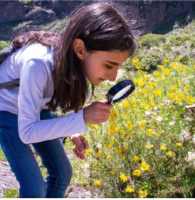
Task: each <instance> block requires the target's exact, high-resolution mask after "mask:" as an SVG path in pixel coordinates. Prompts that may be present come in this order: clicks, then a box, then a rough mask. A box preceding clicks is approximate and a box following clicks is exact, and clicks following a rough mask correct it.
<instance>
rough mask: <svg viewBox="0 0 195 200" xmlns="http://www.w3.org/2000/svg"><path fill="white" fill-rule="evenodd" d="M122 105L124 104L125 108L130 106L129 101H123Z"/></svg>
mask: <svg viewBox="0 0 195 200" xmlns="http://www.w3.org/2000/svg"><path fill="white" fill-rule="evenodd" d="M122 105H123V107H124V108H130V104H129V102H127V101H123V102H122Z"/></svg>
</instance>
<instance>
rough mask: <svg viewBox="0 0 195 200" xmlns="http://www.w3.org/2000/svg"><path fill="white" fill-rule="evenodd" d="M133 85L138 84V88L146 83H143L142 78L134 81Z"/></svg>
mask: <svg viewBox="0 0 195 200" xmlns="http://www.w3.org/2000/svg"><path fill="white" fill-rule="evenodd" d="M134 81H135V83H137V84H138V86H139V87H143V86H144V85H145V84H146V83H145V82H144V80H143V78H138V79H136V80H134Z"/></svg>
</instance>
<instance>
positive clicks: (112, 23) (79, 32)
mask: <svg viewBox="0 0 195 200" xmlns="http://www.w3.org/2000/svg"><path fill="white" fill-rule="evenodd" d="M53 37H56V36H53ZM56 38H58V36H57V37H56ZM75 38H79V39H81V40H83V42H84V44H85V47H86V49H87V50H88V51H112V50H120V51H129V56H133V55H134V53H135V51H136V42H135V39H134V37H133V35H132V33H131V30H130V27H129V26H128V23H127V22H126V20H125V19H124V17H123V16H122V15H121V14H120V13H119V12H118V11H117V10H116V9H115V8H113V7H112V6H111V5H108V4H105V3H95V4H91V5H88V6H85V7H83V8H81V9H79V10H78V11H77V12H76V13H75V14H74V15H73V16H72V18H71V19H70V21H69V23H68V25H67V26H66V28H65V29H64V31H63V32H62V34H61V37H60V40H58V39H57V43H58V45H57V46H58V47H57V53H56V58H55V69H54V93H53V96H52V99H51V101H50V102H48V103H47V105H48V106H49V107H50V109H51V110H56V108H57V106H58V105H59V106H60V107H61V109H62V111H63V112H67V111H71V110H74V111H75V112H77V111H78V110H79V109H81V108H82V107H83V105H84V103H85V100H86V97H87V95H88V85H87V80H86V77H85V75H84V73H83V71H82V67H81V64H80V62H79V59H78V58H77V56H76V54H75V52H74V50H73V46H72V44H73V41H74V39H75ZM40 42H41V41H40ZM54 46H55V45H54Z"/></svg>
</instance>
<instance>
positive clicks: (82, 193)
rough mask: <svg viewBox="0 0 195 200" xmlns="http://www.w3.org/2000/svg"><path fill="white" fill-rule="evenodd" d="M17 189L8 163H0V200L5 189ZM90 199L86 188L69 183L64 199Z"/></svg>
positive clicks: (17, 185) (16, 183) (89, 193)
mask: <svg viewBox="0 0 195 200" xmlns="http://www.w3.org/2000/svg"><path fill="white" fill-rule="evenodd" d="M8 188H10V189H18V188H19V184H18V182H17V181H16V179H15V176H14V174H13V173H12V172H11V170H10V166H9V163H7V162H2V161H0V198H3V194H4V192H5V190H6V189H8ZM90 197H92V195H91V192H90V191H89V187H88V186H84V187H80V186H77V185H76V184H74V183H71V184H70V186H69V187H68V189H67V194H66V198H90Z"/></svg>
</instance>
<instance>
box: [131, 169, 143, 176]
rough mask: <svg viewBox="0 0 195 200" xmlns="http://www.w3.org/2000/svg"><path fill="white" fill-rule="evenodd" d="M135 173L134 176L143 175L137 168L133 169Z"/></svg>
mask: <svg viewBox="0 0 195 200" xmlns="http://www.w3.org/2000/svg"><path fill="white" fill-rule="evenodd" d="M133 175H134V176H140V175H141V171H140V170H139V169H136V170H134V171H133Z"/></svg>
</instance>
